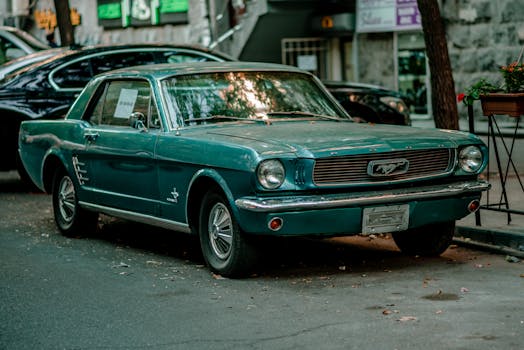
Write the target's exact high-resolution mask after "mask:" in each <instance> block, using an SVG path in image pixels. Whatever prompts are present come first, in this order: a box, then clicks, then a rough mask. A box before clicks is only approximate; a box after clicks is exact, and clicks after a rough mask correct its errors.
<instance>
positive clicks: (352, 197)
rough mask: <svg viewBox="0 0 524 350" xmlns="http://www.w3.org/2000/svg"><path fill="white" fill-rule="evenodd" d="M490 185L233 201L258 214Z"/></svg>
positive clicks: (452, 193)
mask: <svg viewBox="0 0 524 350" xmlns="http://www.w3.org/2000/svg"><path fill="white" fill-rule="evenodd" d="M490 187H491V185H490V184H489V183H488V182H486V181H481V180H479V181H464V182H455V183H452V184H447V185H434V186H423V187H413V188H401V189H395V190H389V191H370V192H356V193H343V194H328V195H315V196H287V197H272V198H254V197H252V198H248V197H245V198H239V199H237V200H236V201H235V204H236V205H237V206H238V207H239V208H240V209H244V210H249V211H253V212H259V213H264V212H282V211H298V210H316V209H329V208H340V207H348V206H361V205H380V204H387V203H399V202H406V201H410V200H424V199H432V198H441V197H452V196H460V195H462V194H467V193H471V192H481V191H487V190H489V189H490Z"/></svg>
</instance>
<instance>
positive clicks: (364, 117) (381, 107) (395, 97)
mask: <svg viewBox="0 0 524 350" xmlns="http://www.w3.org/2000/svg"><path fill="white" fill-rule="evenodd" d="M323 83H324V85H326V87H327V88H328V90H329V91H330V92H331V93H332V94H333V95H334V96H335V97H336V98H337V100H338V101H339V102H340V104H341V105H342V106H343V107H344V109H345V110H346V111H347V112H348V113H349V115H351V116H352V117H353V118H354V119H356V120H357V121H361V122H368V123H380V124H394V125H411V117H410V114H409V107H408V106H407V105H406V100H405V98H404V96H403V95H402V94H401V93H400V92H397V91H394V90H389V89H386V88H384V87H381V86H377V85H370V84H360V83H354V82H347V81H327V80H326V81H324V82H323Z"/></svg>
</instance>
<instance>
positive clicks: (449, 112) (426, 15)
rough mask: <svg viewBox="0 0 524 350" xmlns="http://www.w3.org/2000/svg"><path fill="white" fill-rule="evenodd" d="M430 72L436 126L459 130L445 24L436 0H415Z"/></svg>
mask: <svg viewBox="0 0 524 350" xmlns="http://www.w3.org/2000/svg"><path fill="white" fill-rule="evenodd" d="M417 3H418V9H419V11H420V15H421V18H422V29H423V31H424V41H425V44H426V54H427V57H428V61H429V71H430V72H431V102H432V106H433V118H434V120H435V126H436V127H437V128H443V129H454V130H458V129H459V123H458V110H457V99H456V96H455V83H454V81H453V74H452V71H451V63H450V61H449V55H448V46H447V40H446V31H445V29H444V23H443V21H442V17H441V16H440V9H439V5H438V1H437V0H417Z"/></svg>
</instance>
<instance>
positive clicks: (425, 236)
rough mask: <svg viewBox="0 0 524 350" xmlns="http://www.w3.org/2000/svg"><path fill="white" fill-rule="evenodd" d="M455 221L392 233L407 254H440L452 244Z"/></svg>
mask: <svg viewBox="0 0 524 350" xmlns="http://www.w3.org/2000/svg"><path fill="white" fill-rule="evenodd" d="M454 234H455V222H454V221H451V222H443V223H438V224H432V225H427V226H423V227H419V228H416V229H411V230H408V231H403V232H395V233H393V234H392V236H393V239H394V240H395V243H396V245H397V247H398V248H399V249H400V250H401V251H402V253H404V254H407V255H420V256H438V255H440V254H442V253H444V251H445V250H446V249H448V247H449V246H450V244H451V242H452V240H453V235H454Z"/></svg>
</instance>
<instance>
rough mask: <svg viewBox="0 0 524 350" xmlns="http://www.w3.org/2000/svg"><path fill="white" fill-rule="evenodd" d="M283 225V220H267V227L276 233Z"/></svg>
mask: <svg viewBox="0 0 524 350" xmlns="http://www.w3.org/2000/svg"><path fill="white" fill-rule="evenodd" d="M283 224H284V220H282V219H281V218H273V219H271V220H269V222H268V224H267V226H268V227H269V229H270V230H271V231H278V230H280V229H281V228H282V225H283Z"/></svg>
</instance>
